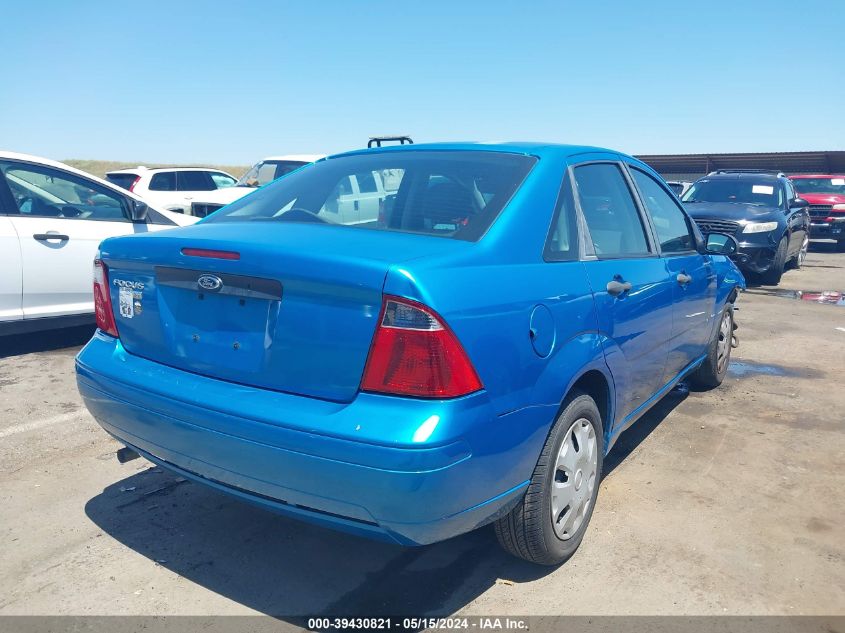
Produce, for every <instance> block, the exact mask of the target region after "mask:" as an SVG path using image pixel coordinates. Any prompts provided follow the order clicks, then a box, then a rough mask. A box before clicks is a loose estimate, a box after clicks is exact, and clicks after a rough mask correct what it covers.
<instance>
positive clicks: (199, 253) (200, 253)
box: [182, 248, 241, 260]
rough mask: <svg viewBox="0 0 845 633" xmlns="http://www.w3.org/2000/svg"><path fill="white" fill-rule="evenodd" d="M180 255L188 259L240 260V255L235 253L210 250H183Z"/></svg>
mask: <svg viewBox="0 0 845 633" xmlns="http://www.w3.org/2000/svg"><path fill="white" fill-rule="evenodd" d="M182 254H183V255H188V256H189V257H211V258H213V259H232V260H237V259H240V258H241V254H240V253H238V252H236V251H218V250H215V249H212V248H183V249H182Z"/></svg>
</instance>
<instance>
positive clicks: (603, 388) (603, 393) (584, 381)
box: [570, 369, 612, 431]
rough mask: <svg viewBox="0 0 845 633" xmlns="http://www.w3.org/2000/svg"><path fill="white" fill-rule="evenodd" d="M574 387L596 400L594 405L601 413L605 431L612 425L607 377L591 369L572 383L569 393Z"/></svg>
mask: <svg viewBox="0 0 845 633" xmlns="http://www.w3.org/2000/svg"><path fill="white" fill-rule="evenodd" d="M576 389H577V390H579V391H583V392H584V393H586V394H587V395H588V396H590V397H591V398H592V399H593V400H595V401H596V406H597V407H598V409H599V413H600V414H601V421H602V424H603V425H604V428H605V431H607V429H608V428H610V427H611V426H612V425H611V421H610V419H609V415H610V412H611V406H610V386H609V385H608V384H607V378H605V377H604V374H603V373H601V372H600V371H598V370H595V369H591V370H590V371H588V372H587V373H586V374H584V375H583V376H581V377H580V378H579V379H578V380H577V381H576V382H575V384H574V385H572V389H570V393H571V392H572V391H574V390H576Z"/></svg>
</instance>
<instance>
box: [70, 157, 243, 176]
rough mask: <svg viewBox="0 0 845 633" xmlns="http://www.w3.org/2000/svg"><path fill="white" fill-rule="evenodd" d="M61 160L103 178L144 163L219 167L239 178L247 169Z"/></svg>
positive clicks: (74, 159)
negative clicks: (119, 170)
mask: <svg viewBox="0 0 845 633" xmlns="http://www.w3.org/2000/svg"><path fill="white" fill-rule="evenodd" d="M62 162H63V163H67V164H68V165H70V166H71V167H76V168H77V169H81V170H82V171H87V172H88V173H89V174H94V175H95V176H99V177H100V178H103V177H104V176H105V175H106V172H107V171H112V170H114V169H127V168H130V167H137V166H138V165H146V166H147V167H210V168H212V169H220V170H222V171H225V172H227V173H230V174H232V175H233V176H234V177H235V178H240V177H241V176H243V175H244V172H246V170H247V169H249V166H248V165H247V166H244V165H174V164H168V163H143V162H135V163H127V162H119V161H114V160H81V159H77V158H71V159H68V160H63V161H62Z"/></svg>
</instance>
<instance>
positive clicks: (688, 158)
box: [637, 151, 845, 180]
mask: <svg viewBox="0 0 845 633" xmlns="http://www.w3.org/2000/svg"><path fill="white" fill-rule="evenodd" d="M637 158H639V159H640V160H641V161H643V162H644V163H646V164H648V165H650V166H651V167H652V169H654V170H655V171H657V172H658V173H660V174H661V175H663V177H664V178H670V179H675V180H693V179H695V178H697V177H700V176H703V175H705V174H707V173H709V172H711V171H714V170H716V169H742V168H745V169H749V168H757V169H774V170H779V171H783V172H785V173H787V174H808V173H835V174H845V151H817V152H759V153H750V152H743V153H739V152H736V153H712V154H648V155H640V156H637Z"/></svg>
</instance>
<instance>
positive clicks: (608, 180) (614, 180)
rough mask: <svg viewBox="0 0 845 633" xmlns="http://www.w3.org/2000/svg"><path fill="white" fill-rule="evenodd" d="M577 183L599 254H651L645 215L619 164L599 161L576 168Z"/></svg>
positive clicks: (624, 255) (622, 255)
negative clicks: (635, 199)
mask: <svg viewBox="0 0 845 633" xmlns="http://www.w3.org/2000/svg"><path fill="white" fill-rule="evenodd" d="M575 183H576V185H577V188H578V200H579V202H580V203H581V211H582V213H583V214H584V220H585V221H586V223H587V229H588V230H589V233H590V238H591V239H592V243H593V248H594V249H595V251H596V255H597V256H598V257H600V258H601V257H636V256H642V255H648V254H649V249H648V241H647V240H646V234H645V229H644V227H643V223H642V218H640V214H639V211H637V207H636V205H635V204H634V199H633V198H632V197H631V190H630V189H629V188H628V184H627V182H626V181H625V177H624V176H623V175H622V171H621V170H620V168H619V166H618V165H616V164H612V163H596V164H592V165H582V166H581V167H576V168H575Z"/></svg>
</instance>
